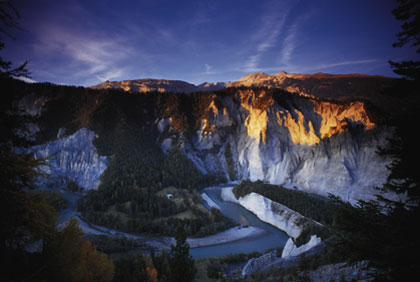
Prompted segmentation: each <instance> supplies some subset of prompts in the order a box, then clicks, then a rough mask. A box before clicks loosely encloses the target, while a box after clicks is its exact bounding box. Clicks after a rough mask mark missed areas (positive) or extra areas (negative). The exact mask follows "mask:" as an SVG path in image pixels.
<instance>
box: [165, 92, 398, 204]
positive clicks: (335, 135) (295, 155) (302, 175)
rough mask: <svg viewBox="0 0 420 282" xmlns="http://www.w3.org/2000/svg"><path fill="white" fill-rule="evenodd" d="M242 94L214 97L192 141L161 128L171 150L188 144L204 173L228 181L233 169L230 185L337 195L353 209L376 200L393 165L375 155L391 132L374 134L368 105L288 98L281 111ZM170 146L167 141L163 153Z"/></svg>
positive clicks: (379, 130) (259, 98)
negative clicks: (259, 185)
mask: <svg viewBox="0 0 420 282" xmlns="http://www.w3.org/2000/svg"><path fill="white" fill-rule="evenodd" d="M241 91H242V90H238V92H239V94H236V96H233V97H224V98H223V99H222V98H218V97H216V98H215V99H216V100H217V99H219V100H217V103H216V102H212V103H210V104H209V109H210V110H209V116H208V117H207V118H206V119H204V120H203V121H202V123H201V128H199V129H198V130H196V131H195V132H194V134H192V137H191V138H184V137H182V138H179V137H178V139H177V137H176V132H173V130H172V131H171V125H170V124H167V123H164V122H159V130H160V132H165V133H166V134H167V135H169V136H171V138H173V139H172V140H173V142H172V143H171V144H172V146H173V145H179V144H182V148H183V151H184V153H185V154H186V155H187V156H188V157H189V158H190V159H191V160H192V161H193V162H194V164H195V165H196V166H197V167H198V168H199V169H200V170H201V171H202V172H205V173H207V172H209V173H211V172H218V173H220V172H221V173H222V174H225V175H227V176H228V175H229V173H228V165H227V164H228V163H229V162H230V163H231V164H233V168H234V173H235V178H230V177H228V180H239V181H240V180H244V179H250V180H252V181H255V180H262V181H266V182H268V183H271V184H278V185H283V186H285V187H296V188H298V189H300V190H303V191H305V192H310V193H314V194H318V195H321V196H328V194H329V193H331V194H333V195H336V196H339V197H341V198H342V199H343V200H345V201H350V202H356V201H357V200H370V199H374V198H375V195H376V194H377V193H378V191H377V190H375V189H374V187H381V186H382V185H383V184H384V183H385V182H386V178H387V176H388V173H389V171H388V169H387V168H386V166H387V165H388V164H389V163H390V161H391V160H389V159H384V158H383V157H382V156H379V155H378V154H377V150H378V146H384V145H385V143H386V139H387V138H388V137H390V135H391V130H390V129H389V128H380V127H376V125H375V124H374V123H373V122H372V121H371V120H370V118H369V115H368V113H367V111H366V109H365V106H364V104H363V103H361V102H352V103H348V104H340V103H336V104H334V103H332V102H323V101H318V100H309V99H307V98H303V97H288V99H290V101H288V100H287V101H286V102H284V101H283V102H282V103H283V104H281V105H280V104H277V102H276V101H275V100H274V99H271V100H270V99H269V98H270V97H268V98H267V97H266V96H264V95H265V94H264V92H258V91H252V90H244V91H242V92H241ZM235 99H236V100H235ZM238 100H239V102H238ZM264 103H265V104H264ZM261 104H263V106H261ZM216 105H217V106H216ZM165 126H166V127H165ZM163 140H166V139H165V138H163ZM227 145H229V148H230V153H231V160H227V157H226V148H227ZM167 147H168V142H166V141H165V142H164V143H163V144H162V148H163V149H164V150H167Z"/></svg>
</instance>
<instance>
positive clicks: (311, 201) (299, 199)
mask: <svg viewBox="0 0 420 282" xmlns="http://www.w3.org/2000/svg"><path fill="white" fill-rule="evenodd" d="M252 192H255V193H257V194H260V195H262V196H264V197H267V198H269V199H270V200H272V201H274V202H277V203H279V204H282V205H284V206H286V207H288V208H290V209H292V210H294V211H296V212H298V213H300V214H301V215H303V216H305V217H307V218H310V219H313V220H315V221H317V222H319V223H322V224H331V223H332V218H333V215H334V205H333V204H332V203H331V202H329V201H328V200H326V199H321V198H319V197H317V196H311V195H308V194H307V193H305V192H302V191H297V190H291V189H287V188H284V187H281V186H278V185H272V184H265V183H263V182H262V181H256V182H251V181H249V180H245V181H243V182H242V183H241V184H239V185H236V186H235V188H234V189H233V193H234V194H235V197H236V198H239V197H243V196H245V195H247V194H250V193H252Z"/></svg>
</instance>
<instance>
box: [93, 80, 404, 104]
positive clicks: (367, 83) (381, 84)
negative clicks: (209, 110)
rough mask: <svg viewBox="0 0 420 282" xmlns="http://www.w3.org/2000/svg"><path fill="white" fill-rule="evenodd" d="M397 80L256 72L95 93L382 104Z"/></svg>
mask: <svg viewBox="0 0 420 282" xmlns="http://www.w3.org/2000/svg"><path fill="white" fill-rule="evenodd" d="M395 81H396V79H395V78H392V77H386V76H381V75H367V74H359V73H350V74H329V73H323V72H317V73H311V74H301V73H287V72H279V73H275V74H272V75H269V74H266V73H263V72H256V73H251V74H246V75H244V76H243V77H241V78H240V79H239V80H237V81H232V82H204V83H201V84H199V85H194V84H191V83H189V82H186V81H182V80H168V79H154V78H143V79H135V80H123V81H105V82H103V83H100V84H97V85H94V86H91V88H93V89H104V88H105V89H106V88H117V89H122V90H124V91H128V92H142V93H145V92H176V93H192V92H202V91H216V90H219V89H223V88H228V87H263V88H280V89H284V90H286V91H288V92H291V93H295V94H298V95H300V96H306V97H312V98H326V99H337V100H350V99H367V100H370V101H372V102H374V103H377V104H381V103H383V101H382V100H383V99H381V98H380V97H379V96H381V94H382V93H383V92H384V90H385V89H387V88H389V87H391V86H393V85H394V84H395Z"/></svg>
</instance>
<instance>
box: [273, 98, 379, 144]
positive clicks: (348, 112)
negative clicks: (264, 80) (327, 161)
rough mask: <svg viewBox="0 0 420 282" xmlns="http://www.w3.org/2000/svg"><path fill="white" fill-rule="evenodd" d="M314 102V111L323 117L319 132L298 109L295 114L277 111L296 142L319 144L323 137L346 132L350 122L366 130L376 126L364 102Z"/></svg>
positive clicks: (280, 121)
mask: <svg viewBox="0 0 420 282" xmlns="http://www.w3.org/2000/svg"><path fill="white" fill-rule="evenodd" d="M313 104H314V112H315V113H316V114H318V115H319V117H320V118H321V124H320V126H319V131H318V132H316V131H315V129H314V124H313V122H312V121H311V120H309V119H307V118H305V116H304V115H303V114H302V112H300V111H299V110H297V109H295V110H294V116H292V114H291V113H290V112H289V111H286V110H281V111H279V112H277V122H278V124H279V125H280V126H283V127H287V129H288V130H289V134H290V137H291V139H292V141H293V143H294V144H305V145H314V144H317V143H319V142H320V141H321V139H324V138H330V137H332V136H333V135H336V134H339V133H343V132H345V131H346V130H347V128H348V126H349V122H355V123H359V124H361V125H363V126H364V128H365V129H366V130H370V129H372V128H374V127H375V124H374V123H373V122H372V121H371V120H370V119H369V116H368V114H367V112H366V109H365V106H364V104H363V103H362V102H352V103H350V104H347V105H344V104H334V103H330V102H320V101H313ZM296 116H297V117H296Z"/></svg>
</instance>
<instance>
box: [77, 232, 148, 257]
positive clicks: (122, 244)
mask: <svg viewBox="0 0 420 282" xmlns="http://www.w3.org/2000/svg"><path fill="white" fill-rule="evenodd" d="M83 238H84V239H85V240H86V241H89V242H91V243H92V244H94V245H95V246H96V248H97V249H98V251H100V252H103V253H105V254H108V255H110V254H115V253H117V254H118V253H126V252H128V251H132V250H137V249H147V246H146V245H144V244H142V243H140V242H138V241H136V240H133V239H129V238H126V237H112V236H107V235H93V234H88V235H84V236H83Z"/></svg>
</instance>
